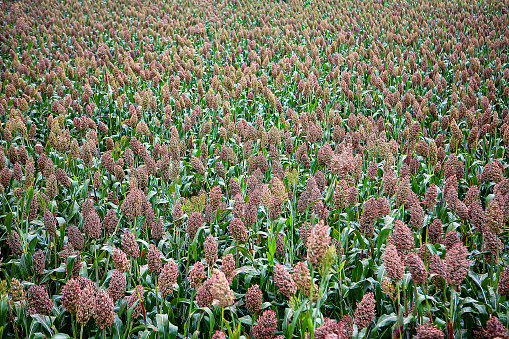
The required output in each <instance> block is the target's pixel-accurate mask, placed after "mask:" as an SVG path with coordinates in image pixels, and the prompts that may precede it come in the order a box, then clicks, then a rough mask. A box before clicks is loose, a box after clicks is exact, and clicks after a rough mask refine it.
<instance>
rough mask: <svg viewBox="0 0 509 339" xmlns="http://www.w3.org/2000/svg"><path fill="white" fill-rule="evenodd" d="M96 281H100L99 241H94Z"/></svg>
mask: <svg viewBox="0 0 509 339" xmlns="http://www.w3.org/2000/svg"><path fill="white" fill-rule="evenodd" d="M94 259H95V279H96V280H99V267H98V266H99V264H98V263H97V240H94Z"/></svg>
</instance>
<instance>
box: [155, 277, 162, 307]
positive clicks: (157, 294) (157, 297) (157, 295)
mask: <svg viewBox="0 0 509 339" xmlns="http://www.w3.org/2000/svg"><path fill="white" fill-rule="evenodd" d="M155 285H156V309H157V314H159V313H161V312H159V293H157V279H155Z"/></svg>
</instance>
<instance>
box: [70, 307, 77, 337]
mask: <svg viewBox="0 0 509 339" xmlns="http://www.w3.org/2000/svg"><path fill="white" fill-rule="evenodd" d="M71 326H72V333H73V338H74V339H76V334H77V333H76V326H75V325H74V316H73V314H72V313H71Z"/></svg>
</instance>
